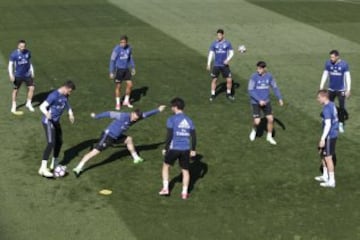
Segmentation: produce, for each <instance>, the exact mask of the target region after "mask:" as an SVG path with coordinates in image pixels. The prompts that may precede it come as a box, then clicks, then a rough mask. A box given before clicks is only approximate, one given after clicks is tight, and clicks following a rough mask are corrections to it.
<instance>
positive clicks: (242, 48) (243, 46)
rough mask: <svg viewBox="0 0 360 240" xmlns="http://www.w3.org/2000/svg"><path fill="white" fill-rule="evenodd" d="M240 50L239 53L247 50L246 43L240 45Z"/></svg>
mask: <svg viewBox="0 0 360 240" xmlns="http://www.w3.org/2000/svg"><path fill="white" fill-rule="evenodd" d="M238 51H239V53H244V52H246V47H245V45H240V46H239V47H238Z"/></svg>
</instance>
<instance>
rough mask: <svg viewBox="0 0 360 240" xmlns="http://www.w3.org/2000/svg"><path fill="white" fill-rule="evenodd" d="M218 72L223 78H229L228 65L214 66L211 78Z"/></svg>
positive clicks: (216, 75)
mask: <svg viewBox="0 0 360 240" xmlns="http://www.w3.org/2000/svg"><path fill="white" fill-rule="evenodd" d="M220 73H221V75H222V76H223V78H231V71H230V67H229V65H226V66H223V67H219V66H214V67H213V69H212V72H211V74H210V76H211V77H212V78H218V77H219V75H220Z"/></svg>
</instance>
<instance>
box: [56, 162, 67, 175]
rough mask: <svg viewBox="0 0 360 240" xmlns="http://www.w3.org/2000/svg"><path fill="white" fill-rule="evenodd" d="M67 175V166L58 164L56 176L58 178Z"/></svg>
mask: <svg viewBox="0 0 360 240" xmlns="http://www.w3.org/2000/svg"><path fill="white" fill-rule="evenodd" d="M65 175H66V166H62V165H57V166H56V167H55V169H54V176H55V177H56V178H58V177H63V176H65Z"/></svg>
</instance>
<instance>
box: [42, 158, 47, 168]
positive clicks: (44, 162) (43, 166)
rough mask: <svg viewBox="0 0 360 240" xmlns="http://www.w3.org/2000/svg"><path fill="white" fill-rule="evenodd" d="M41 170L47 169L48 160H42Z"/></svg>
mask: <svg viewBox="0 0 360 240" xmlns="http://www.w3.org/2000/svg"><path fill="white" fill-rule="evenodd" d="M41 168H42V169H45V168H47V160H42V161H41Z"/></svg>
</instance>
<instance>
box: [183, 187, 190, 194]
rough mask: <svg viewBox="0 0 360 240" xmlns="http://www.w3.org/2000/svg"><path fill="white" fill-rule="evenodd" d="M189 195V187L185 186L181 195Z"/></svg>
mask: <svg viewBox="0 0 360 240" xmlns="http://www.w3.org/2000/svg"><path fill="white" fill-rule="evenodd" d="M187 193H188V187H187V186H183V187H182V192H181V194H187Z"/></svg>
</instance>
